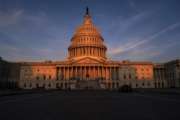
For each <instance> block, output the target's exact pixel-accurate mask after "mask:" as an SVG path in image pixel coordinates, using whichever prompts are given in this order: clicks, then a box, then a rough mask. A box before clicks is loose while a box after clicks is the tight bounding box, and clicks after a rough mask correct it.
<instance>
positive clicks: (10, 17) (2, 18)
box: [0, 10, 24, 27]
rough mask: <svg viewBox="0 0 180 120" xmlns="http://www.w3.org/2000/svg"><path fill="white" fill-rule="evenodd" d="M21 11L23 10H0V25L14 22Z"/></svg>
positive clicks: (19, 16)
mask: <svg viewBox="0 0 180 120" xmlns="http://www.w3.org/2000/svg"><path fill="white" fill-rule="evenodd" d="M23 12H24V11H23V10H12V11H6V12H4V11H0V27H4V26H8V25H12V24H16V23H17V22H18V20H19V19H20V18H21V16H22V15H23Z"/></svg>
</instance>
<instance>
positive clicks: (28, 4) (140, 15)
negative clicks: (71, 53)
mask: <svg viewBox="0 0 180 120" xmlns="http://www.w3.org/2000/svg"><path fill="white" fill-rule="evenodd" d="M86 6H88V7H89V10H90V14H91V16H92V19H93V23H94V24H95V25H96V26H97V27H98V28H99V29H100V31H101V34H102V36H103V38H104V40H105V44H106V45H107V48H108V51H107V56H108V58H109V59H112V60H119V61H121V60H131V61H133V60H134V61H153V62H166V61H170V60H173V59H179V57H180V47H179V46H180V14H179V11H180V7H179V6H180V0H0V56H1V57H2V58H3V59H5V60H8V61H44V60H53V61H61V60H65V59H66V58H67V48H68V46H69V45H70V39H71V37H72V35H73V33H74V31H75V29H76V28H77V27H78V26H79V25H80V24H82V21H83V16H84V14H85V9H86Z"/></svg>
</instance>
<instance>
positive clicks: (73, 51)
mask: <svg viewBox="0 0 180 120" xmlns="http://www.w3.org/2000/svg"><path fill="white" fill-rule="evenodd" d="M106 50H107V48H106V46H105V45H104V39H103V37H102V36H101V34H100V32H99V30H98V29H97V27H96V26H95V25H94V24H93V22H92V19H91V16H90V14H89V10H88V8H87V9H86V14H85V16H84V21H83V24H82V25H80V26H79V27H78V28H77V29H76V30H75V32H74V35H73V37H72V38H71V45H70V46H69V48H68V54H69V56H68V58H69V59H79V58H82V57H87V56H88V57H93V58H96V59H106Z"/></svg>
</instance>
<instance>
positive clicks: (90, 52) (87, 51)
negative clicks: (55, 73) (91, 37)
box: [69, 47, 106, 57]
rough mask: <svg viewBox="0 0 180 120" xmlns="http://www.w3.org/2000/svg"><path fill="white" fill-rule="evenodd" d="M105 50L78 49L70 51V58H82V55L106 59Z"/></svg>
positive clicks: (96, 48)
mask: <svg viewBox="0 0 180 120" xmlns="http://www.w3.org/2000/svg"><path fill="white" fill-rule="evenodd" d="M105 53H106V51H105V49H104V48H98V47H78V48H73V49H71V50H70V51H69V55H70V57H75V56H82V55H92V56H101V57H105Z"/></svg>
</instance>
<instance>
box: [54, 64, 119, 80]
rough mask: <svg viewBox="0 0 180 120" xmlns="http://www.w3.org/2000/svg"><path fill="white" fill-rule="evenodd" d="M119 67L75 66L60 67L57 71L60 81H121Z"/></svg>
mask: <svg viewBox="0 0 180 120" xmlns="http://www.w3.org/2000/svg"><path fill="white" fill-rule="evenodd" d="M119 70H120V69H119V67H106V66H74V67H66V66H64V67H59V68H58V69H57V71H58V72H57V79H58V80H71V79H72V80H73V79H79V80H97V79H99V80H119V79H120V74H119Z"/></svg>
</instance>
